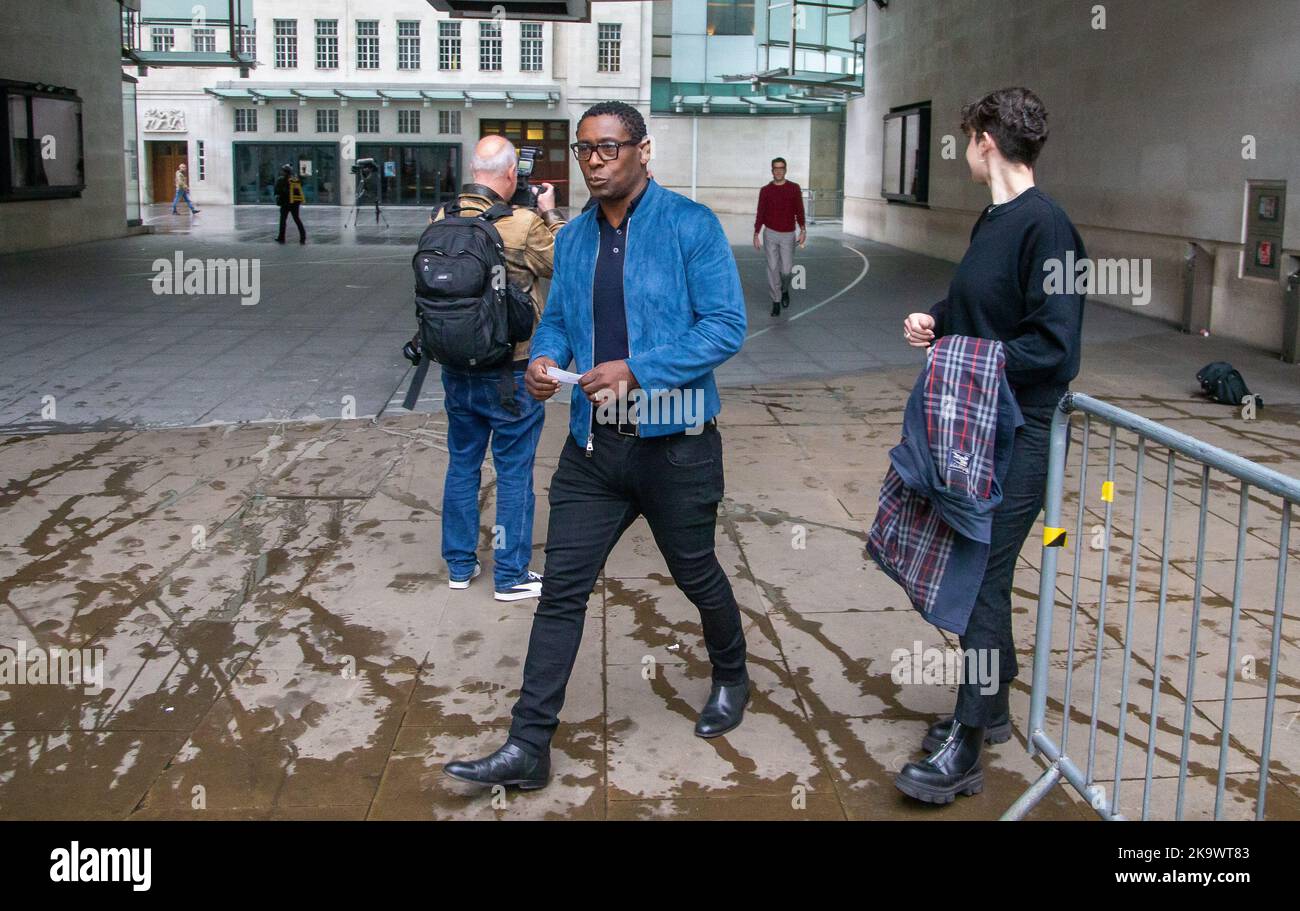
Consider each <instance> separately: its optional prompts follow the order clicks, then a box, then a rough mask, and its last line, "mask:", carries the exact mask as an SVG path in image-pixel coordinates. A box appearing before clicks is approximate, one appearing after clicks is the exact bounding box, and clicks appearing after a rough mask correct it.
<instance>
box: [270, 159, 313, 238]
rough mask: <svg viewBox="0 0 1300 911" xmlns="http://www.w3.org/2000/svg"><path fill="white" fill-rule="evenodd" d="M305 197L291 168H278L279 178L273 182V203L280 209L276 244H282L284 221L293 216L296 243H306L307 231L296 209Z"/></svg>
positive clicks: (300, 182) (286, 166)
mask: <svg viewBox="0 0 1300 911" xmlns="http://www.w3.org/2000/svg"><path fill="white" fill-rule="evenodd" d="M305 198H306V197H305V196H304V195H303V192H302V181H301V180H299V179H298V176H297V175H296V174H294V173H293V168H291V167H290V166H289V165H285V166H283V167H282V168H280V177H279V179H278V180H276V182H275V203H276V205H278V206H279V207H280V233H279V234H278V235H277V236H276V238H275V242H276V243H277V244H282V243H284V224H285V219H287V218H288V217H289V216H290V215H292V216H293V223H294V224H295V225H297V226H298V243H300V244H305V243H307V229H306V228H304V227H303V226H302V219H301V218H299V217H298V208H299V207H300V206H301V205H302V203H303V201H304V199H305Z"/></svg>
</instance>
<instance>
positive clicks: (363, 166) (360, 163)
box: [351, 158, 379, 180]
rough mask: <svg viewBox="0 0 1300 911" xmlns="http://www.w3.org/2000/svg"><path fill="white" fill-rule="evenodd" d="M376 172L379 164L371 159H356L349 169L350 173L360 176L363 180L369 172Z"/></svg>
mask: <svg viewBox="0 0 1300 911" xmlns="http://www.w3.org/2000/svg"><path fill="white" fill-rule="evenodd" d="M378 170H379V163H378V162H377V161H375V160H374V159H373V158H358V159H357V160H356V162H355V163H354V164H353V165H352V168H351V171H352V173H353V174H360V175H361V177H362V179H363V180H364V179H365V178H367V177H369V176H370V172H371V171H378Z"/></svg>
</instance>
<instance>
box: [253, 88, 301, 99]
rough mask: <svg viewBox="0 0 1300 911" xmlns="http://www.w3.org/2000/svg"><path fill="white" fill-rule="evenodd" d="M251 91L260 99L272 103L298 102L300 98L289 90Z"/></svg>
mask: <svg viewBox="0 0 1300 911" xmlns="http://www.w3.org/2000/svg"><path fill="white" fill-rule="evenodd" d="M249 91H250V92H251V93H252V94H253V95H255V96H257V97H258V98H266V99H269V100H271V101H297V100H298V96H297V95H295V94H294V93H293V92H292V91H291V90H289V89H249Z"/></svg>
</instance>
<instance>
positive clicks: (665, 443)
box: [445, 102, 750, 789]
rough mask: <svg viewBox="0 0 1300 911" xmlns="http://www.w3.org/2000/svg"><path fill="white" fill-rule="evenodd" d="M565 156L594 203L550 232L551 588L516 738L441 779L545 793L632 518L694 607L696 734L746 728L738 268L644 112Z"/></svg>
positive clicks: (608, 105) (582, 138) (516, 716)
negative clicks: (592, 619) (735, 541)
mask: <svg viewBox="0 0 1300 911" xmlns="http://www.w3.org/2000/svg"><path fill="white" fill-rule="evenodd" d="M571 148H572V149H573V152H574V155H575V156H577V159H578V162H579V164H580V166H581V168H582V174H583V177H584V178H585V179H586V182H587V188H588V189H589V190H590V191H591V195H592V196H593V197H594V198H595V199H596V200H597V202H598V204H597V205H595V206H593V207H591V208H590V209H589V210H587V211H586V212H584V213H583V214H582V215H580V216H579V217H578V218H577V219H575V220H574V221H573V222H571V223H570V224H569V225H568V226H567V227H565V228H564V230H562V231H561V232H560V233H559V234H558V235H557V236H556V241H555V269H554V275H553V278H552V281H551V290H550V295H549V296H548V298H547V303H546V309H545V311H544V312H543V314H542V320H541V323H540V324H539V325H538V328H537V331H536V332H535V333H534V335H533V339H532V348H531V360H530V363H529V365H528V370H527V372H526V374H525V377H524V380H525V384H526V386H527V389H528V392H529V393H530V394H531V395H532V396H533V397H534V398H537V399H540V400H545V399H548V398H550V397H551V396H552V395H554V394H555V393H556V391H557V390H558V389H559V387H560V381H558V380H557V379H556V378H555V377H554V376H553V375H552V373H551V371H552V370H555V369H558V368H561V367H567V366H568V365H569V364H570V363H571V362H572V364H573V365H574V370H575V372H577V373H580V374H581V376H580V378H579V380H578V382H577V383H576V384H574V386H573V390H572V394H571V410H570V419H569V435H568V437H566V439H565V442H564V449H563V451H562V452H561V453H560V461H559V466H558V467H557V468H556V471H555V476H554V477H553V478H552V480H551V489H550V507H551V511H550V524H549V527H548V530H547V540H546V568H545V572H544V574H543V581H542V594H541V599H540V600H539V602H538V605H537V611H536V614H535V615H534V617H533V628H532V634H531V637H530V638H529V641H528V657H527V660H526V661H525V663H524V679H523V685H522V687H521V690H520V695H519V701H518V702H516V703H515V706H514V710H513V712H512V715H513V723H512V724H511V726H510V735H509V739H508V740H507V741H506V744H505V745H504V746H503V747H501V748H500V749H498V750H497V751H496V752H495V753H492V754H491V755H489V756H486V757H484V758H482V759H477V760H469V761H463V762H451V763H448V764H447V766H446V767H445V771H446V773H447V774H448V775H449V776H451V777H452V778H455V779H458V780H460V781H468V782H472V783H475V784H482V785H497V784H500V785H505V786H517V787H521V788H524V789H531V788H540V787H544V786H545V785H546V784H547V782H548V781H549V779H550V743H551V738H552V736H553V735H554V733H555V729H556V726H557V724H558V722H559V714H560V709H561V707H562V706H563V705H564V692H565V688H566V686H567V685H568V682H569V675H570V673H571V672H572V670H573V663H574V659H575V658H576V656H577V653H578V644H579V642H580V641H581V638H582V627H583V621H584V619H585V615H586V611H587V599H588V597H589V596H590V595H591V592H592V589H593V588H594V587H595V584H596V579H597V577H598V576H599V574H600V571H601V567H602V566H603V565H604V563H605V559H606V558H607V557H608V556H609V553H610V551H611V550H612V549H613V548H614V545H615V544H616V543H617V542H618V539H619V537H621V536H622V534H623V532H624V531H626V530H627V527H628V526H629V525H631V524H632V522H633V521H634V520H635V519H636V518H637V516H638V515H643V516H645V517H646V521H647V522H648V523H649V525H650V530H651V531H652V532H653V534H654V537H655V542H656V543H657V544H658V545H659V549H660V551H661V552H662V553H663V555H664V560H665V562H666V563H667V564H668V569H669V571H670V572H671V573H672V576H673V581H674V582H675V583H677V585H678V587H679V588H681V590H682V591H683V593H685V595H686V596H687V597H688V598H690V600H691V602H692V603H693V604H694V605H695V606H696V607H697V608H698V609H699V611H700V620H701V625H702V627H703V632H704V643H705V646H706V648H707V649H708V653H709V659H710V661H711V662H712V665H713V680H712V684H713V685H712V689H711V691H710V694H709V698H708V701H707V703H706V704H705V706H704V708H703V709H702V710H701V712H700V717H699V720H698V722H697V723H696V725H695V733H696V734H697V735H698V736H700V737H717V736H719V735H721V734H725V733H727V732H728V731H730V730H732V729H733V728H735V727H736V726H737V725H739V724H740V722H741V720H742V718H743V716H744V710H745V704H746V703H747V702H748V700H749V694H750V685H749V677H748V674H747V673H746V669H745V636H744V632H743V631H742V628H741V619H740V609H739V608H738V606H737V605H736V599H735V596H734V595H733V594H732V591H731V584H730V582H728V581H727V577H726V574H725V573H724V572H723V571H722V567H721V566H720V565H719V563H718V558H717V555H716V554H715V553H714V534H715V526H716V522H717V509H718V502H719V501H720V500H721V499H722V490H723V479H722V438H721V436H720V435H719V433H718V428H717V421H716V419H715V416H716V415H717V413H718V410H719V408H720V407H721V402H720V399H719V397H718V389H717V384H716V383H715V382H714V378H713V370H714V368H715V367H717V366H718V365H719V364H721V363H723V362H724V361H726V360H727V359H728V358H730V357H731V356H732V355H734V354H735V353H736V352H737V351H739V350H740V346H741V344H742V343H743V342H744V339H745V300H744V295H743V294H742V292H741V287H740V276H739V274H738V273H737V271H736V262H735V259H734V258H733V256H732V253H731V247H730V245H729V244H728V243H727V239H726V236H725V235H724V234H723V231H722V226H721V225H720V224H719V223H718V219H717V218H716V217H715V216H714V215H713V213H712V212H710V211H709V209H707V208H706V207H705V206H702V205H699V204H698V203H695V202H692V201H691V200H689V199H686V198H685V197H683V196H680V195H678V194H676V193H673V192H671V191H669V190H666V189H664V188H663V187H661V186H659V185H658V184H656V183H655V182H654V180H652V179H650V177H649V175H648V174H647V165H648V164H649V161H650V142H649V139H648V137H647V136H646V128H645V121H644V120H643V119H642V117H641V114H640V113H639V112H638V111H637V110H636V108H634V107H632V106H631V105H627V104H623V103H621V102H603V103H601V104H597V105H595V106H594V107H592V108H590V109H589V110H588V111H587V112H586V113H585V114H583V115H582V118H581V119H579V121H578V141H577V142H575V143H573V145H572V146H571Z"/></svg>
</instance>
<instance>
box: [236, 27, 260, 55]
mask: <svg viewBox="0 0 1300 911" xmlns="http://www.w3.org/2000/svg"><path fill="white" fill-rule="evenodd" d="M238 40H239V54H240V56H242V57H251V58H254V59H256V57H257V27H256V26H255V25H251V24H250V25H246V26H244V27H243V28H241V29H240V30H239V35H238Z"/></svg>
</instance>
